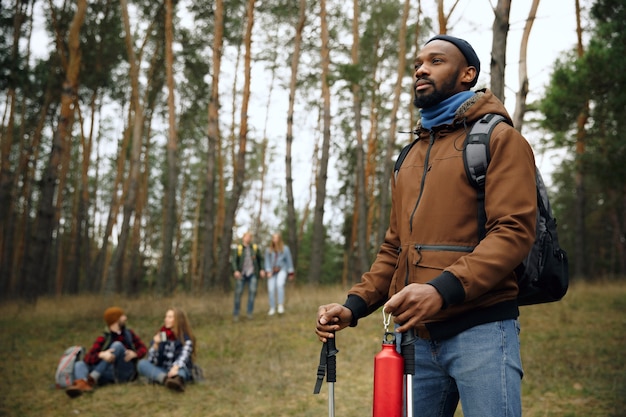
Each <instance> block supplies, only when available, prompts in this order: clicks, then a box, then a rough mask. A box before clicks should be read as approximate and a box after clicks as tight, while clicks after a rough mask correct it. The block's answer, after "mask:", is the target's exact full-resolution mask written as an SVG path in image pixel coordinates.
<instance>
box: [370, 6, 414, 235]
mask: <svg viewBox="0 0 626 417" xmlns="http://www.w3.org/2000/svg"><path fill="white" fill-rule="evenodd" d="M410 7H411V1H410V0H405V1H404V8H403V10H402V21H401V22H400V32H399V34H398V45H399V46H400V47H399V48H398V67H397V71H396V83H395V86H394V89H393V104H392V110H391V125H390V126H389V138H388V139H387V143H386V145H385V169H384V172H388V173H389V175H391V172H392V170H393V169H392V167H393V162H392V157H393V156H395V155H394V149H395V146H396V132H397V130H398V110H399V109H400V99H401V97H402V87H403V86H404V85H405V84H404V82H403V81H404V76H405V75H406V73H407V68H406V42H405V39H406V36H407V21H408V19H409V12H410ZM380 201H381V203H380V213H381V217H380V218H381V221H380V223H379V226H378V236H379V237H380V239H379V240H378V241H379V242H382V240H383V236H384V234H385V230H386V229H387V227H388V225H389V224H388V217H385V216H388V214H389V210H390V205H391V204H390V202H389V181H384V182H382V183H381V192H380ZM383 219H384V221H383Z"/></svg>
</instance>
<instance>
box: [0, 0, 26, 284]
mask: <svg viewBox="0 0 626 417" xmlns="http://www.w3.org/2000/svg"><path fill="white" fill-rule="evenodd" d="M29 3H30V2H29V1H22V0H15V7H14V16H13V39H12V40H11V58H10V61H9V62H12V63H15V65H11V66H10V68H9V74H10V76H9V78H10V79H11V80H17V79H18V74H17V72H18V71H19V69H18V66H17V63H18V62H19V61H20V60H19V44H20V40H21V38H22V26H23V24H24V23H25V21H26V10H27V8H28V5H29ZM15 87H16V86H15V85H13V83H9V85H8V89H7V93H6V94H7V103H6V105H5V115H6V114H7V113H8V117H7V122H6V126H5V124H4V120H3V123H2V129H0V290H2V293H3V294H7V292H6V290H8V289H9V287H10V286H11V284H10V282H11V280H10V276H11V275H12V272H11V260H12V259H13V250H14V248H12V246H13V245H12V243H13V242H12V239H13V236H12V235H13V233H12V232H11V230H12V225H13V224H14V221H13V220H12V219H13V216H12V211H13V205H14V201H15V200H14V198H13V196H12V195H11V194H12V190H15V189H16V187H15V184H16V181H15V176H14V175H13V174H12V172H11V154H12V149H13V146H14V144H15V143H19V142H20V141H19V140H15V138H14V127H15V117H16V105H17V97H16V91H15ZM17 173H18V174H19V171H18V172H17ZM18 233H19V232H18Z"/></svg>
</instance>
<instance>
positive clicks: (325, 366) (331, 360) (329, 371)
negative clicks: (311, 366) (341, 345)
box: [313, 337, 339, 417]
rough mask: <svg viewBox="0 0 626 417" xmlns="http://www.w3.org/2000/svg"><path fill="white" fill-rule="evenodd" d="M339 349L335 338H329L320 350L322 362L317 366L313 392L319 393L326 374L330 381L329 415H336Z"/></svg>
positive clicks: (327, 380)
mask: <svg viewBox="0 0 626 417" xmlns="http://www.w3.org/2000/svg"><path fill="white" fill-rule="evenodd" d="M338 352H339V351H338V350H337V348H336V346H335V338H334V337H333V338H329V339H327V341H326V342H324V344H323V345H322V351H321V352H320V364H319V365H318V367H317V381H316V383H315V388H314V389H313V394H319V393H320V389H321V387H322V381H323V380H324V375H326V382H327V383H328V416H329V417H335V382H336V381H337V357H336V355H337V353H338Z"/></svg>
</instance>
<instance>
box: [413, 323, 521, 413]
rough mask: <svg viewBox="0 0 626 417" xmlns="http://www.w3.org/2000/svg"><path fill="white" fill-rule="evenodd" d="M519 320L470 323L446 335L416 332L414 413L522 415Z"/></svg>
mask: <svg viewBox="0 0 626 417" xmlns="http://www.w3.org/2000/svg"><path fill="white" fill-rule="evenodd" d="M519 330H520V328H519V322H518V321H517V320H504V321H497V322H493V323H487V324H482V325H478V326H475V327H472V328H470V329H468V330H465V331H464V332H461V333H460V334H458V335H456V336H454V337H452V338H450V339H446V340H441V341H433V340H425V339H420V338H416V340H415V375H414V377H413V415H414V417H452V416H453V415H454V411H455V410H456V408H457V405H458V402H459V399H460V400H461V405H462V408H463V415H464V416H465V417H521V415H522V403H521V401H522V399H521V383H522V376H523V370H522V360H521V356H520V344H519Z"/></svg>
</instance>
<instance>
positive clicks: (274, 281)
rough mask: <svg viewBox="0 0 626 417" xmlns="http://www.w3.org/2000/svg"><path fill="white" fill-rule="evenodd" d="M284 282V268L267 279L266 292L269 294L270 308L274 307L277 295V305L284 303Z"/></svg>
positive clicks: (285, 275) (285, 276) (285, 280)
mask: <svg viewBox="0 0 626 417" xmlns="http://www.w3.org/2000/svg"><path fill="white" fill-rule="evenodd" d="M285 282H287V271H285V270H284V269H281V270H280V271H279V272H278V273H277V274H274V275H272V276H271V277H269V278H268V279H267V294H268V296H269V302H270V308H276V296H277V295H278V305H283V304H285Z"/></svg>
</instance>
